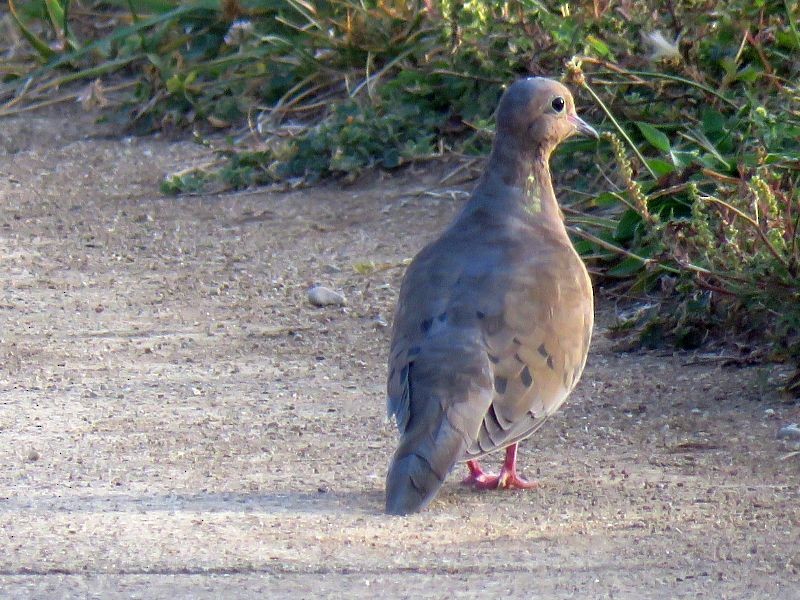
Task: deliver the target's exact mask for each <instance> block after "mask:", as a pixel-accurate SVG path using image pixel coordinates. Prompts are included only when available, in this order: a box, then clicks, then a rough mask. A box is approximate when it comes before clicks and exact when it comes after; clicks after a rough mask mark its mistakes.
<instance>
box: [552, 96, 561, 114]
mask: <svg viewBox="0 0 800 600" xmlns="http://www.w3.org/2000/svg"><path fill="white" fill-rule="evenodd" d="M550 106H552V107H553V110H554V111H556V112H561V111H562V110H564V99H563V98H562V97H561V96H556V97H555V98H553V101H552V102H551V103H550Z"/></svg>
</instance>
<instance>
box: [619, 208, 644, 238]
mask: <svg viewBox="0 0 800 600" xmlns="http://www.w3.org/2000/svg"><path fill="white" fill-rule="evenodd" d="M641 222H642V217H641V215H639V213H637V212H636V211H635V210H632V209H630V208H629V209H628V210H626V211H625V213H624V214H623V215H622V218H620V220H619V224H618V225H617V230H616V231H615V232H614V239H615V240H617V241H620V242H624V241H626V240H629V239H631V238H633V234H634V233H635V232H636V228H637V227H638V226H639V224H640V223H641Z"/></svg>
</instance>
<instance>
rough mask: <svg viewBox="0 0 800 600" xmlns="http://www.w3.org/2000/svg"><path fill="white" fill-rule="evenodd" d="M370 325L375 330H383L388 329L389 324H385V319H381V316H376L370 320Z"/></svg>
mask: <svg viewBox="0 0 800 600" xmlns="http://www.w3.org/2000/svg"><path fill="white" fill-rule="evenodd" d="M372 324H373V325H374V326H375V328H376V329H383V328H384V327H388V326H389V323H387V322H386V319H384V318H383V315H378V316H377V317H375V318H374V319H373V320H372Z"/></svg>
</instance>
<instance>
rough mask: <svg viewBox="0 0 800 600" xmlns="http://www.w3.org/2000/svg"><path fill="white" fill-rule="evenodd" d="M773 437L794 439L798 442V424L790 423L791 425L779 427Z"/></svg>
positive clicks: (799, 436)
mask: <svg viewBox="0 0 800 600" xmlns="http://www.w3.org/2000/svg"><path fill="white" fill-rule="evenodd" d="M775 437H776V438H778V439H779V440H794V441H798V442H800V426H798V425H797V423H792V424H791V425H786V426H784V427H781V428H780V429H778V433H777V434H776V435H775Z"/></svg>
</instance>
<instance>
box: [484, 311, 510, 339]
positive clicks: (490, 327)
mask: <svg viewBox="0 0 800 600" xmlns="http://www.w3.org/2000/svg"><path fill="white" fill-rule="evenodd" d="M484 319H485V320H484V326H483V327H484V330H485V331H486V333H488V334H489V335H494V334H495V333H497V332H498V331H500V330H501V329H502V328H503V325H504V323H505V321H503V316H502V315H500V316H496V317H486V316H485V315H484Z"/></svg>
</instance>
